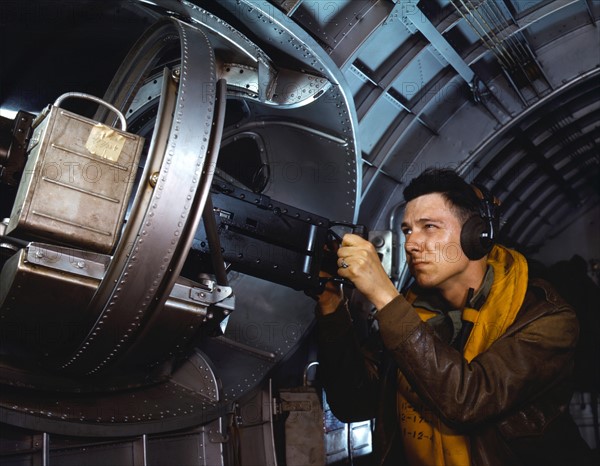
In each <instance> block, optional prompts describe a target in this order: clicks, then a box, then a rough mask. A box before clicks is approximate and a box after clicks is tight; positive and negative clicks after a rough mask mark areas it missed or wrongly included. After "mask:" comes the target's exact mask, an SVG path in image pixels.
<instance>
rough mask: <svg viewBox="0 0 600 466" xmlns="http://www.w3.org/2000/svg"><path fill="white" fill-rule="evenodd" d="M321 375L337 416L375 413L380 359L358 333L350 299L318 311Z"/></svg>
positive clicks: (346, 418)
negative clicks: (325, 312)
mask: <svg viewBox="0 0 600 466" xmlns="http://www.w3.org/2000/svg"><path fill="white" fill-rule="evenodd" d="M317 323H318V344H319V378H320V380H321V381H322V383H323V387H324V388H325V393H326V395H327V401H328V403H329V405H330V407H331V410H332V411H333V413H334V414H335V416H336V417H337V418H338V419H339V420H341V421H343V422H355V421H362V420H367V419H372V418H374V417H375V414H376V410H377V403H378V392H379V389H378V387H379V376H378V361H377V359H376V354H375V352H374V351H372V350H369V349H368V346H369V345H368V344H367V345H364V346H361V344H359V342H358V339H357V337H356V333H355V331H354V328H353V327H352V321H351V319H350V313H349V312H348V308H347V303H346V302H344V303H342V304H341V305H340V307H339V308H338V309H337V310H336V311H335V312H334V313H332V314H328V315H326V316H323V315H321V314H320V313H319V312H317Z"/></svg>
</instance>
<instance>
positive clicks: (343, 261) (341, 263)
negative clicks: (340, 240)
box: [340, 258, 350, 269]
mask: <svg viewBox="0 0 600 466" xmlns="http://www.w3.org/2000/svg"><path fill="white" fill-rule="evenodd" d="M340 267H342V268H343V269H347V268H348V267H350V266H349V265H348V264H347V263H346V261H345V260H344V259H343V258H342V261H341V262H340Z"/></svg>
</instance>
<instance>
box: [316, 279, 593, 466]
mask: <svg viewBox="0 0 600 466" xmlns="http://www.w3.org/2000/svg"><path fill="white" fill-rule="evenodd" d="M317 314H318V324H319V329H318V335H319V362H320V365H319V374H320V379H321V381H322V383H323V386H324V388H325V393H326V397H327V401H328V402H329V405H330V406H331V409H332V411H333V413H334V414H335V416H336V417H338V419H340V420H341V421H344V422H354V421H359V420H367V419H375V433H374V449H375V452H374V456H375V457H376V460H377V463H373V464H380V465H393V466H398V465H403V464H407V463H406V461H405V459H404V455H403V451H402V439H401V437H400V435H399V432H398V430H399V429H398V425H399V423H398V419H397V413H398V411H397V409H396V399H397V396H396V393H397V387H396V385H395V384H396V380H397V377H396V373H397V371H398V370H400V371H402V373H403V375H404V376H405V377H406V378H407V379H408V380H409V381H410V383H411V386H412V387H413V389H414V390H415V392H416V393H417V394H418V396H419V397H420V399H421V400H422V401H424V402H425V403H426V405H427V406H428V407H429V409H431V410H432V411H433V412H434V413H435V414H436V415H437V416H439V417H440V418H441V419H442V421H443V422H444V423H445V424H446V425H448V426H449V427H451V428H452V429H454V430H456V431H457V432H459V433H460V434H462V435H465V436H466V437H467V438H468V441H469V452H470V458H471V464H472V465H476V466H487V465H503V466H504V465H511V466H513V465H535V466H538V465H540V466H541V465H543V466H548V465H556V466H566V465H578V466H582V465H587V464H590V465H591V464H597V463H596V462H595V459H592V457H591V451H590V449H589V447H588V445H587V444H586V443H585V441H584V440H583V439H582V438H581V436H580V434H579V431H578V428H577V426H576V425H575V423H574V422H573V420H572V418H571V416H570V414H569V403H570V400H571V396H572V386H571V383H572V374H573V364H574V351H575V346H576V343H577V338H578V332H579V327H578V322H577V318H576V315H575V312H574V311H573V309H572V308H571V307H570V306H569V305H568V304H567V303H566V302H565V301H563V300H562V298H560V297H559V296H558V294H557V293H556V292H555V291H554V290H553V289H552V288H551V287H550V285H549V284H547V283H546V282H543V281H541V280H535V281H530V283H529V285H528V288H527V292H526V295H525V299H524V302H523V304H522V306H521V308H520V310H519V312H518V314H517V317H516V319H515V321H514V322H513V323H512V325H511V326H510V327H509V328H508V329H507V330H506V332H505V333H504V334H503V335H501V336H499V338H498V339H497V340H496V341H495V342H494V343H493V344H492V346H491V347H490V348H489V349H488V350H487V351H485V352H483V353H481V354H479V355H478V356H477V357H476V358H475V359H473V360H472V361H471V363H467V361H466V360H465V359H464V358H463V356H462V354H461V353H460V352H459V351H457V350H456V349H455V348H453V347H452V346H450V345H448V344H445V343H443V342H442V341H441V340H440V339H439V338H438V337H436V336H435V335H434V332H433V330H432V329H431V327H430V326H429V325H427V324H426V323H425V322H423V321H422V320H421V319H420V318H419V316H418V315H417V313H416V312H415V311H414V309H413V308H412V306H411V305H410V304H409V303H408V302H407V301H406V300H405V299H404V298H403V297H401V296H399V297H397V298H396V299H394V300H393V301H392V302H391V303H389V304H388V305H387V306H386V307H384V308H383V309H382V310H381V311H380V312H378V313H377V314H376V319H377V321H378V324H379V332H376V333H374V334H372V335H371V336H369V338H367V339H366V340H365V341H363V342H361V343H359V340H358V338H357V336H356V332H355V329H354V328H353V323H352V320H351V318H350V314H349V312H348V309H347V303H343V304H342V305H340V307H339V308H338V310H336V312H334V313H333V314H329V315H326V316H322V315H320V314H319V313H317ZM432 466H433V465H432Z"/></svg>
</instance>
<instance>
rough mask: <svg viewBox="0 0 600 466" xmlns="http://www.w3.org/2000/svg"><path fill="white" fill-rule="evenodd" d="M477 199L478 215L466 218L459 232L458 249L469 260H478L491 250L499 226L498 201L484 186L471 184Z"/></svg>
mask: <svg viewBox="0 0 600 466" xmlns="http://www.w3.org/2000/svg"><path fill="white" fill-rule="evenodd" d="M471 188H473V191H474V192H475V195H476V196H477V199H479V215H473V216H472V217H470V218H468V219H467V221H466V222H465V223H464V225H463V226H462V230H461V232H460V247H461V248H462V250H463V252H464V253H465V256H467V257H468V258H469V260H472V261H474V260H478V259H481V258H482V257H483V256H485V255H486V254H487V253H488V252H490V251H491V250H492V247H493V246H494V242H495V240H496V232H497V230H498V226H499V219H498V207H499V206H500V200H499V199H498V198H497V197H496V196H494V195H493V194H492V193H491V192H490V191H489V190H487V189H486V188H485V187H484V186H481V185H475V184H472V185H471Z"/></svg>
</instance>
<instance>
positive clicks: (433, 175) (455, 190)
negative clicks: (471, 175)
mask: <svg viewBox="0 0 600 466" xmlns="http://www.w3.org/2000/svg"><path fill="white" fill-rule="evenodd" d="M432 193H439V194H441V195H442V196H443V197H444V199H446V201H448V202H450V204H451V206H452V208H453V210H454V212H455V214H456V215H457V217H458V218H459V219H461V220H462V221H463V222H464V221H466V220H467V219H468V218H470V217H472V216H473V215H479V204H480V202H479V199H478V197H477V195H476V194H475V191H474V190H473V188H472V187H471V185H470V184H469V183H467V182H466V181H465V180H463V179H462V178H461V176H460V175H459V174H458V173H456V172H455V171H454V170H450V169H446V168H427V169H426V170H424V171H423V173H421V174H420V175H419V176H417V177H416V178H414V179H413V180H412V181H411V182H410V183H409V184H408V186H406V188H404V192H403V194H404V200H405V201H406V202H410V201H412V200H413V199H416V198H417V197H420V196H424V195H425V194H432Z"/></svg>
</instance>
